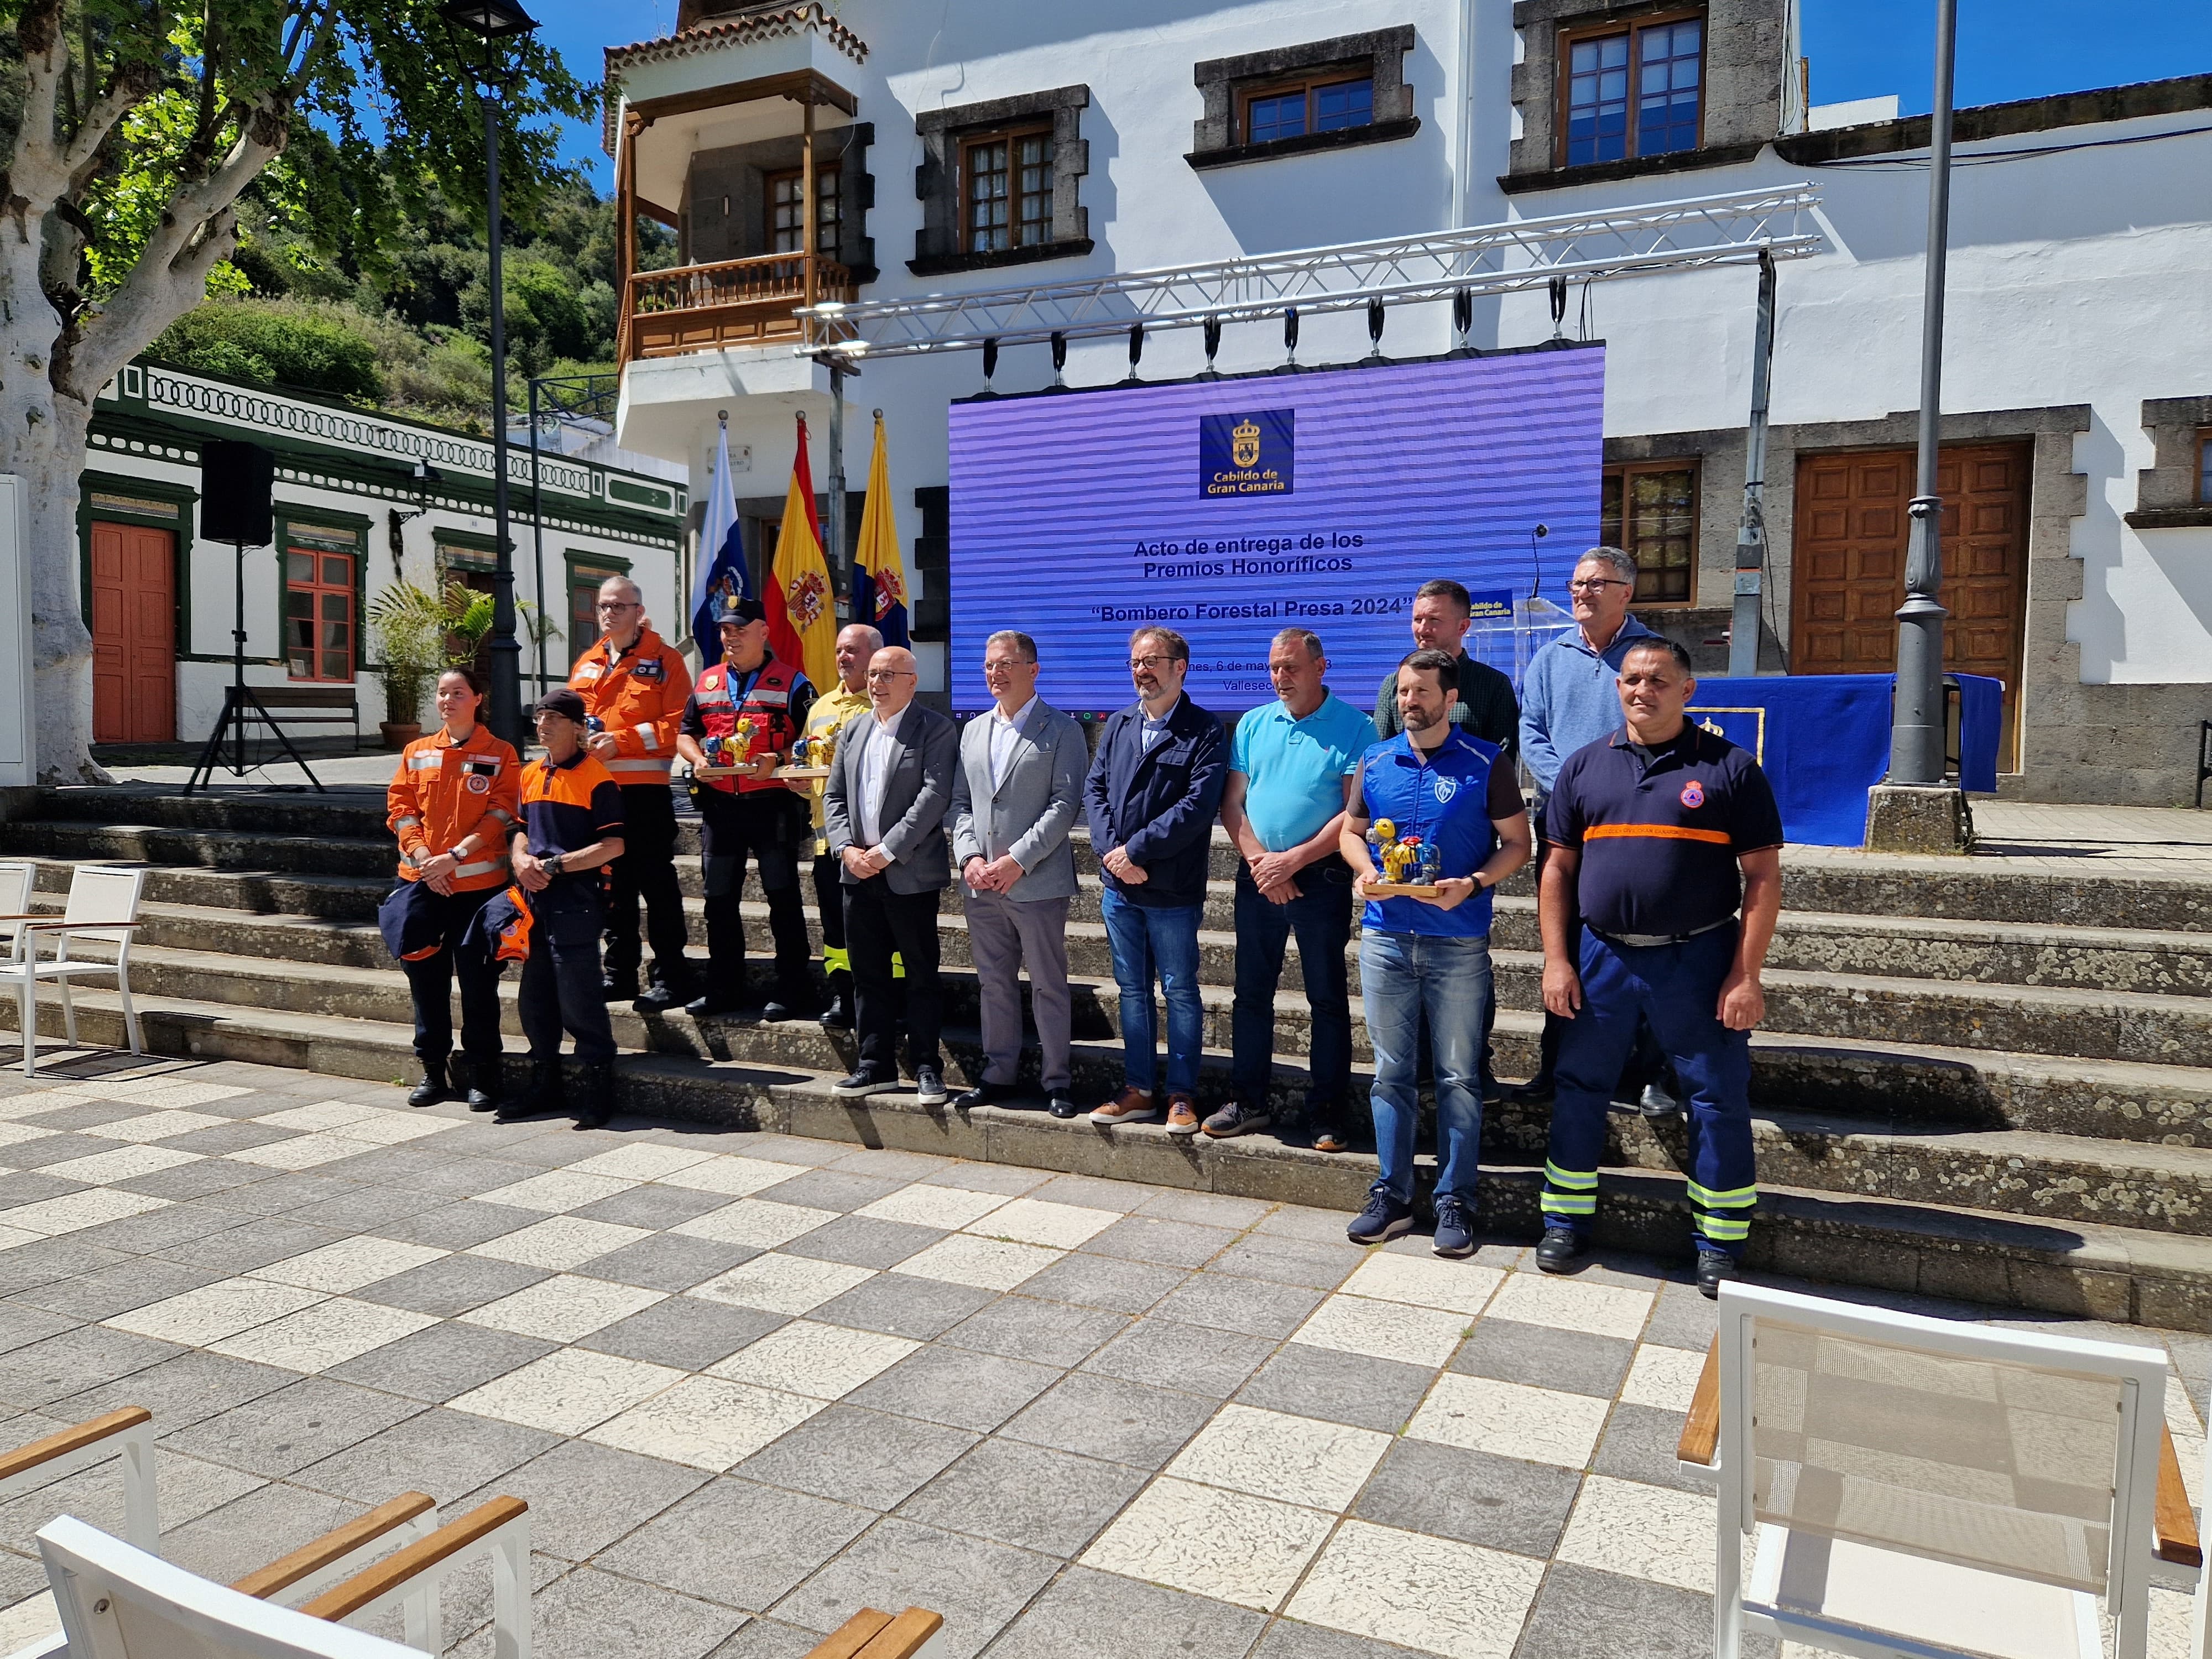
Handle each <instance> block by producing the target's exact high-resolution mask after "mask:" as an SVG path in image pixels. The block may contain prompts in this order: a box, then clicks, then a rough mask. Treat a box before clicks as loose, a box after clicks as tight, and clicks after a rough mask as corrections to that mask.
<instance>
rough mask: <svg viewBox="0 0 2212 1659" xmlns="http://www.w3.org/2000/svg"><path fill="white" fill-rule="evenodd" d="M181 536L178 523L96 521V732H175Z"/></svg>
mask: <svg viewBox="0 0 2212 1659" xmlns="http://www.w3.org/2000/svg"><path fill="white" fill-rule="evenodd" d="M176 614H177V540H176V532H174V531H173V530H152V529H149V528H147V527H145V526H142V525H135V524H100V523H98V522H95V523H94V525H93V526H92V739H93V741H94V743H173V742H175V741H176V737H177V634H176Z"/></svg>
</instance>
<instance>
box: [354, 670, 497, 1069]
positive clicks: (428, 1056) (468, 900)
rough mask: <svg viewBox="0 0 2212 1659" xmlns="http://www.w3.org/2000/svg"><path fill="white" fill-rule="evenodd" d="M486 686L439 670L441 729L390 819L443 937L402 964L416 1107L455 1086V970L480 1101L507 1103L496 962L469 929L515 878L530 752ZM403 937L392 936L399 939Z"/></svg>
mask: <svg viewBox="0 0 2212 1659" xmlns="http://www.w3.org/2000/svg"><path fill="white" fill-rule="evenodd" d="M482 703H483V687H482V685H481V684H478V682H477V676H476V674H475V672H474V671H473V670H471V669H466V668H448V669H447V670H446V671H445V672H444V673H442V674H441V675H440V676H439V677H438V718H439V720H441V722H443V724H442V725H441V728H440V729H439V730H438V731H436V732H432V733H431V734H430V735H429V736H428V737H426V738H416V740H415V741H414V742H413V743H410V744H408V745H407V748H406V750H405V752H404V753H403V754H402V755H401V756H400V757H399V769H398V771H397V772H395V773H393V774H392V788H391V791H390V794H389V799H390V811H389V813H388V815H387V818H386V821H387V822H388V823H390V825H391V827H392V834H393V835H394V836H397V837H398V841H399V877H400V879H401V880H402V881H405V882H411V883H415V884H417V886H418V888H420V889H427V890H428V892H427V893H424V892H422V891H417V892H416V893H415V894H414V895H413V896H412V897H411V902H412V904H413V905H415V906H416V907H418V914H420V913H421V912H422V911H424V910H427V911H428V913H429V915H432V916H433V917H435V921H436V924H437V925H436V927H435V943H432V944H428V945H425V946H423V947H422V948H419V949H416V950H413V951H408V952H407V953H406V955H404V957H402V958H401V961H400V966H401V967H403V968H404V969H406V970H407V982H408V986H409V987H410V989H411V990H412V991H413V993H414V996H415V1053H416V1056H417V1057H418V1058H419V1059H420V1060H422V1082H421V1083H420V1084H419V1085H416V1089H415V1091H414V1092H413V1093H411V1094H410V1095H409V1096H408V1097H407V1103H408V1104H409V1105H410V1106H429V1105H434V1104H435V1103H437V1102H439V1101H441V1100H448V1099H451V1098H452V1097H453V1095H454V1094H455V1093H456V1092H457V1087H456V1085H455V1082H454V1080H453V1079H451V1078H449V1076H448V1075H447V1058H448V1056H449V1055H451V1054H452V1053H453V979H454V977H455V975H459V979H460V981H461V1044H462V1048H463V1052H465V1054H467V1055H468V1058H469V1068H468V1079H467V1083H468V1100H469V1107H470V1109H471V1110H472V1111H478V1112H488V1111H490V1110H491V1109H493V1108H495V1107H496V1106H497V1105H498V1104H499V1068H500V1053H501V1042H500V1032H499V964H498V963H496V962H495V961H494V960H493V959H492V957H491V956H490V953H489V951H486V950H485V949H484V948H483V945H481V944H480V943H477V942H475V941H471V942H470V943H468V944H466V945H464V943H463V936H464V935H465V933H467V932H468V928H469V924H470V922H471V921H474V920H475V918H476V914H477V911H479V910H481V909H482V908H483V907H484V904H485V902H487V901H488V900H489V898H490V897H491V896H492V895H493V894H494V893H496V892H498V891H499V890H501V888H503V887H504V886H506V885H507V879H508V877H507V837H508V836H510V835H511V834H512V833H513V829H514V827H515V824H516V823H517V821H518V820H519V817H520V799H521V792H522V763H521V759H520V757H519V756H517V755H516V754H515V752H514V749H513V745H512V744H507V743H506V742H505V741H503V740H502V739H501V738H495V737H494V736H493V735H492V733H491V732H490V730H489V728H488V727H486V726H481V725H479V724H477V710H478V708H479V707H480V706H481V705H482ZM396 948H397V947H395V949H396Z"/></svg>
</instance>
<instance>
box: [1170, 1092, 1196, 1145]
mask: <svg viewBox="0 0 2212 1659" xmlns="http://www.w3.org/2000/svg"><path fill="white" fill-rule="evenodd" d="M1168 1133H1170V1134H1171V1135H1194V1134H1196V1133H1198V1103H1197V1102H1196V1101H1195V1100H1194V1099H1192V1098H1191V1097H1189V1096H1188V1095H1170V1096H1169V1097H1168Z"/></svg>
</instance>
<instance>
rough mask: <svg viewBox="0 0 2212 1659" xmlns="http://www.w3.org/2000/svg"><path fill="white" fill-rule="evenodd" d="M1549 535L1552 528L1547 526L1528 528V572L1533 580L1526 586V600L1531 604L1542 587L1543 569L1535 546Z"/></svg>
mask: <svg viewBox="0 0 2212 1659" xmlns="http://www.w3.org/2000/svg"><path fill="white" fill-rule="evenodd" d="M1551 533H1552V526H1549V525H1547V524H1539V525H1531V526H1529V528H1528V570H1529V574H1531V575H1532V576H1533V577H1534V580H1533V581H1531V582H1530V583H1529V585H1528V599H1529V601H1530V602H1531V603H1532V604H1533V603H1534V600H1535V598H1536V595H1537V594H1538V593H1540V592H1542V591H1543V586H1544V567H1543V564H1542V562H1541V561H1540V560H1539V559H1538V558H1537V556H1536V544H1537V543H1538V542H1540V541H1541V540H1543V539H1544V538H1545V537H1547V536H1548V535H1550V534H1551Z"/></svg>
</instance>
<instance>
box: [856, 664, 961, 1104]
mask: <svg viewBox="0 0 2212 1659" xmlns="http://www.w3.org/2000/svg"><path fill="white" fill-rule="evenodd" d="M915 678H916V677H915V660H914V653H912V652H911V651H908V650H905V649H903V648H902V647H898V646H886V647H884V649H883V650H881V651H878V652H877V653H876V654H875V655H874V656H873V657H872V658H871V659H869V662H868V702H869V712H868V713H867V714H855V715H854V717H853V718H852V719H851V720H848V721H847V722H846V725H845V729H844V730H843V732H841V733H839V734H838V738H837V753H836V759H835V760H833V761H832V762H831V763H830V767H829V779H828V781H827V787H826V788H825V789H824V791H823V801H822V810H823V829H825V831H826V832H827V834H828V836H829V853H830V856H832V857H833V858H835V859H836V860H837V861H838V862H839V863H840V864H841V865H842V866H843V872H842V877H841V879H842V881H843V883H844V888H845V942H846V948H847V949H848V950H849V951H851V952H852V958H853V989H854V1001H855V1003H856V1004H857V1005H858V1006H857V1009H856V1012H855V1019H854V1024H855V1027H856V1029H857V1030H858V1031H859V1034H860V1064H859V1065H858V1066H855V1067H854V1071H853V1074H852V1075H851V1076H850V1077H848V1078H845V1079H842V1080H841V1081H840V1082H838V1083H837V1084H836V1085H833V1087H832V1090H831V1092H832V1093H834V1094H838V1095H844V1096H858V1095H872V1094H875V1093H878V1091H882V1090H884V1089H889V1088H893V1087H896V1085H897V1082H898V1054H897V1033H896V1013H895V1006H896V1005H895V1002H894V1000H893V996H894V993H893V985H892V977H891V953H892V952H893V951H897V952H898V953H899V954H900V955H901V956H902V957H903V958H904V960H905V963H906V1006H907V1037H908V1048H909V1057H910V1058H911V1060H912V1061H913V1065H914V1079H915V1099H916V1100H917V1101H918V1102H919V1103H921V1104H923V1105H925V1106H934V1105H941V1104H942V1103H944V1101H945V1082H944V1074H943V1073H942V1072H941V1071H940V1070H939V1064H938V1052H937V1039H938V1031H939V1027H940V1026H941V1024H943V1005H944V994H943V990H942V987H940V986H939V983H938V975H937V955H938V953H937V896H938V894H939V892H940V891H942V890H944V889H945V887H947V886H948V885H950V884H951V880H952V862H951V854H950V852H949V850H948V849H947V848H946V845H945V810H946V808H948V807H949V806H950V805H951V804H952V769H953V766H954V763H955V762H956V759H957V755H958V751H959V737H958V734H957V732H955V730H954V728H953V725H952V722H951V720H947V719H946V718H945V716H944V715H942V714H939V713H938V712H937V711H936V710H935V709H933V708H924V707H923V706H922V705H921V704H920V703H918V702H915V696H914V694H915Z"/></svg>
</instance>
